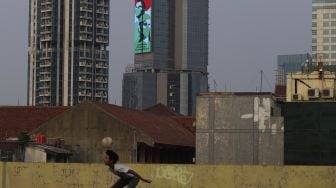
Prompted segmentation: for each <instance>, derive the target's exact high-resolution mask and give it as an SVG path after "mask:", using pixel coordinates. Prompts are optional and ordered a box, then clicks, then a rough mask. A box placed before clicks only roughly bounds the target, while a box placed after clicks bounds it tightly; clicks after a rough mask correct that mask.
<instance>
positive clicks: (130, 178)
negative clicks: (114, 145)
mask: <svg viewBox="0 0 336 188" xmlns="http://www.w3.org/2000/svg"><path fill="white" fill-rule="evenodd" d="M118 160H119V156H118V154H117V153H116V152H114V151H112V150H106V155H105V157H104V163H105V165H107V166H109V170H110V171H111V172H112V173H113V174H115V175H117V176H119V178H120V179H119V180H118V181H117V182H116V183H114V185H112V186H111V188H122V187H124V186H126V185H127V187H128V188H134V187H136V186H137V185H138V183H139V179H140V180H142V181H144V182H146V183H151V182H152V181H151V180H149V179H144V178H142V177H141V176H140V175H139V174H138V173H136V172H135V171H134V170H132V169H130V168H129V167H127V166H125V165H122V164H116V163H117V162H118Z"/></svg>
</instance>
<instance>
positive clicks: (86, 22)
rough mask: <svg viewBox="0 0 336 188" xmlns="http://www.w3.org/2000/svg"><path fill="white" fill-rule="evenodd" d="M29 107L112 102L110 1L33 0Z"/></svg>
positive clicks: (29, 64) (30, 32) (30, 35)
mask: <svg viewBox="0 0 336 188" xmlns="http://www.w3.org/2000/svg"><path fill="white" fill-rule="evenodd" d="M29 5H30V6H29V40H28V41H29V44H28V46H29V52H28V105H31V106H41V105H43V106H69V105H75V104H77V103H80V102H82V101H85V100H92V101H99V102H108V67H109V63H108V57H109V53H108V44H109V6H110V2H109V0H30V1H29Z"/></svg>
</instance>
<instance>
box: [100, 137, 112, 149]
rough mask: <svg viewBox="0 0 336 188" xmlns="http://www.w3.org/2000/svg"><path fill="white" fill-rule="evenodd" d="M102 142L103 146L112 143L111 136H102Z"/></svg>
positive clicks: (108, 145)
mask: <svg viewBox="0 0 336 188" xmlns="http://www.w3.org/2000/svg"><path fill="white" fill-rule="evenodd" d="M102 144H103V146H104V147H110V146H111V145H112V138H111V137H105V138H103V140H102Z"/></svg>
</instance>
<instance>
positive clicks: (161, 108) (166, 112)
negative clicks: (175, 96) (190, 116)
mask: <svg viewBox="0 0 336 188" xmlns="http://www.w3.org/2000/svg"><path fill="white" fill-rule="evenodd" d="M144 111H146V112H151V113H153V114H156V115H162V116H183V115H182V114H179V113H177V112H174V111H172V110H170V109H169V108H168V107H167V106H165V105H163V104H157V105H154V106H152V107H149V108H147V109H145V110H144Z"/></svg>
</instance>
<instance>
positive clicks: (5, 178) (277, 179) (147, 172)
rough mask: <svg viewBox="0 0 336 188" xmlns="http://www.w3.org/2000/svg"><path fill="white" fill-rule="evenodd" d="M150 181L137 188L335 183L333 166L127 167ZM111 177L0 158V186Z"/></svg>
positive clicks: (44, 186) (104, 181)
mask: <svg viewBox="0 0 336 188" xmlns="http://www.w3.org/2000/svg"><path fill="white" fill-rule="evenodd" d="M130 167H131V168H132V169H134V170H135V171H137V172H138V173H140V174H141V175H142V176H143V177H146V178H150V179H151V180H152V181H153V182H152V183H151V184H146V183H143V182H140V183H139V186H138V187H139V188H141V187H146V188H151V187H153V188H154V187H155V188H161V187H164V188H175V187H211V188H216V187H218V188H222V187H228V188H231V187H235V188H247V187H259V188H278V187H286V188H292V187H293V188H300V187H303V188H306V187H323V188H334V187H336V182H335V179H336V167H335V166H330V167H321V166H221V165H216V166H210V165H130ZM116 180H117V177H116V176H114V175H112V173H110V172H108V170H107V167H106V166H104V165H101V164H55V163H53V164H51V163H48V164H41V163H2V162H0V187H2V188H18V187H24V188H60V187H62V188H107V187H109V185H111V184H112V183H113V182H115V181H116Z"/></svg>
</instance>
